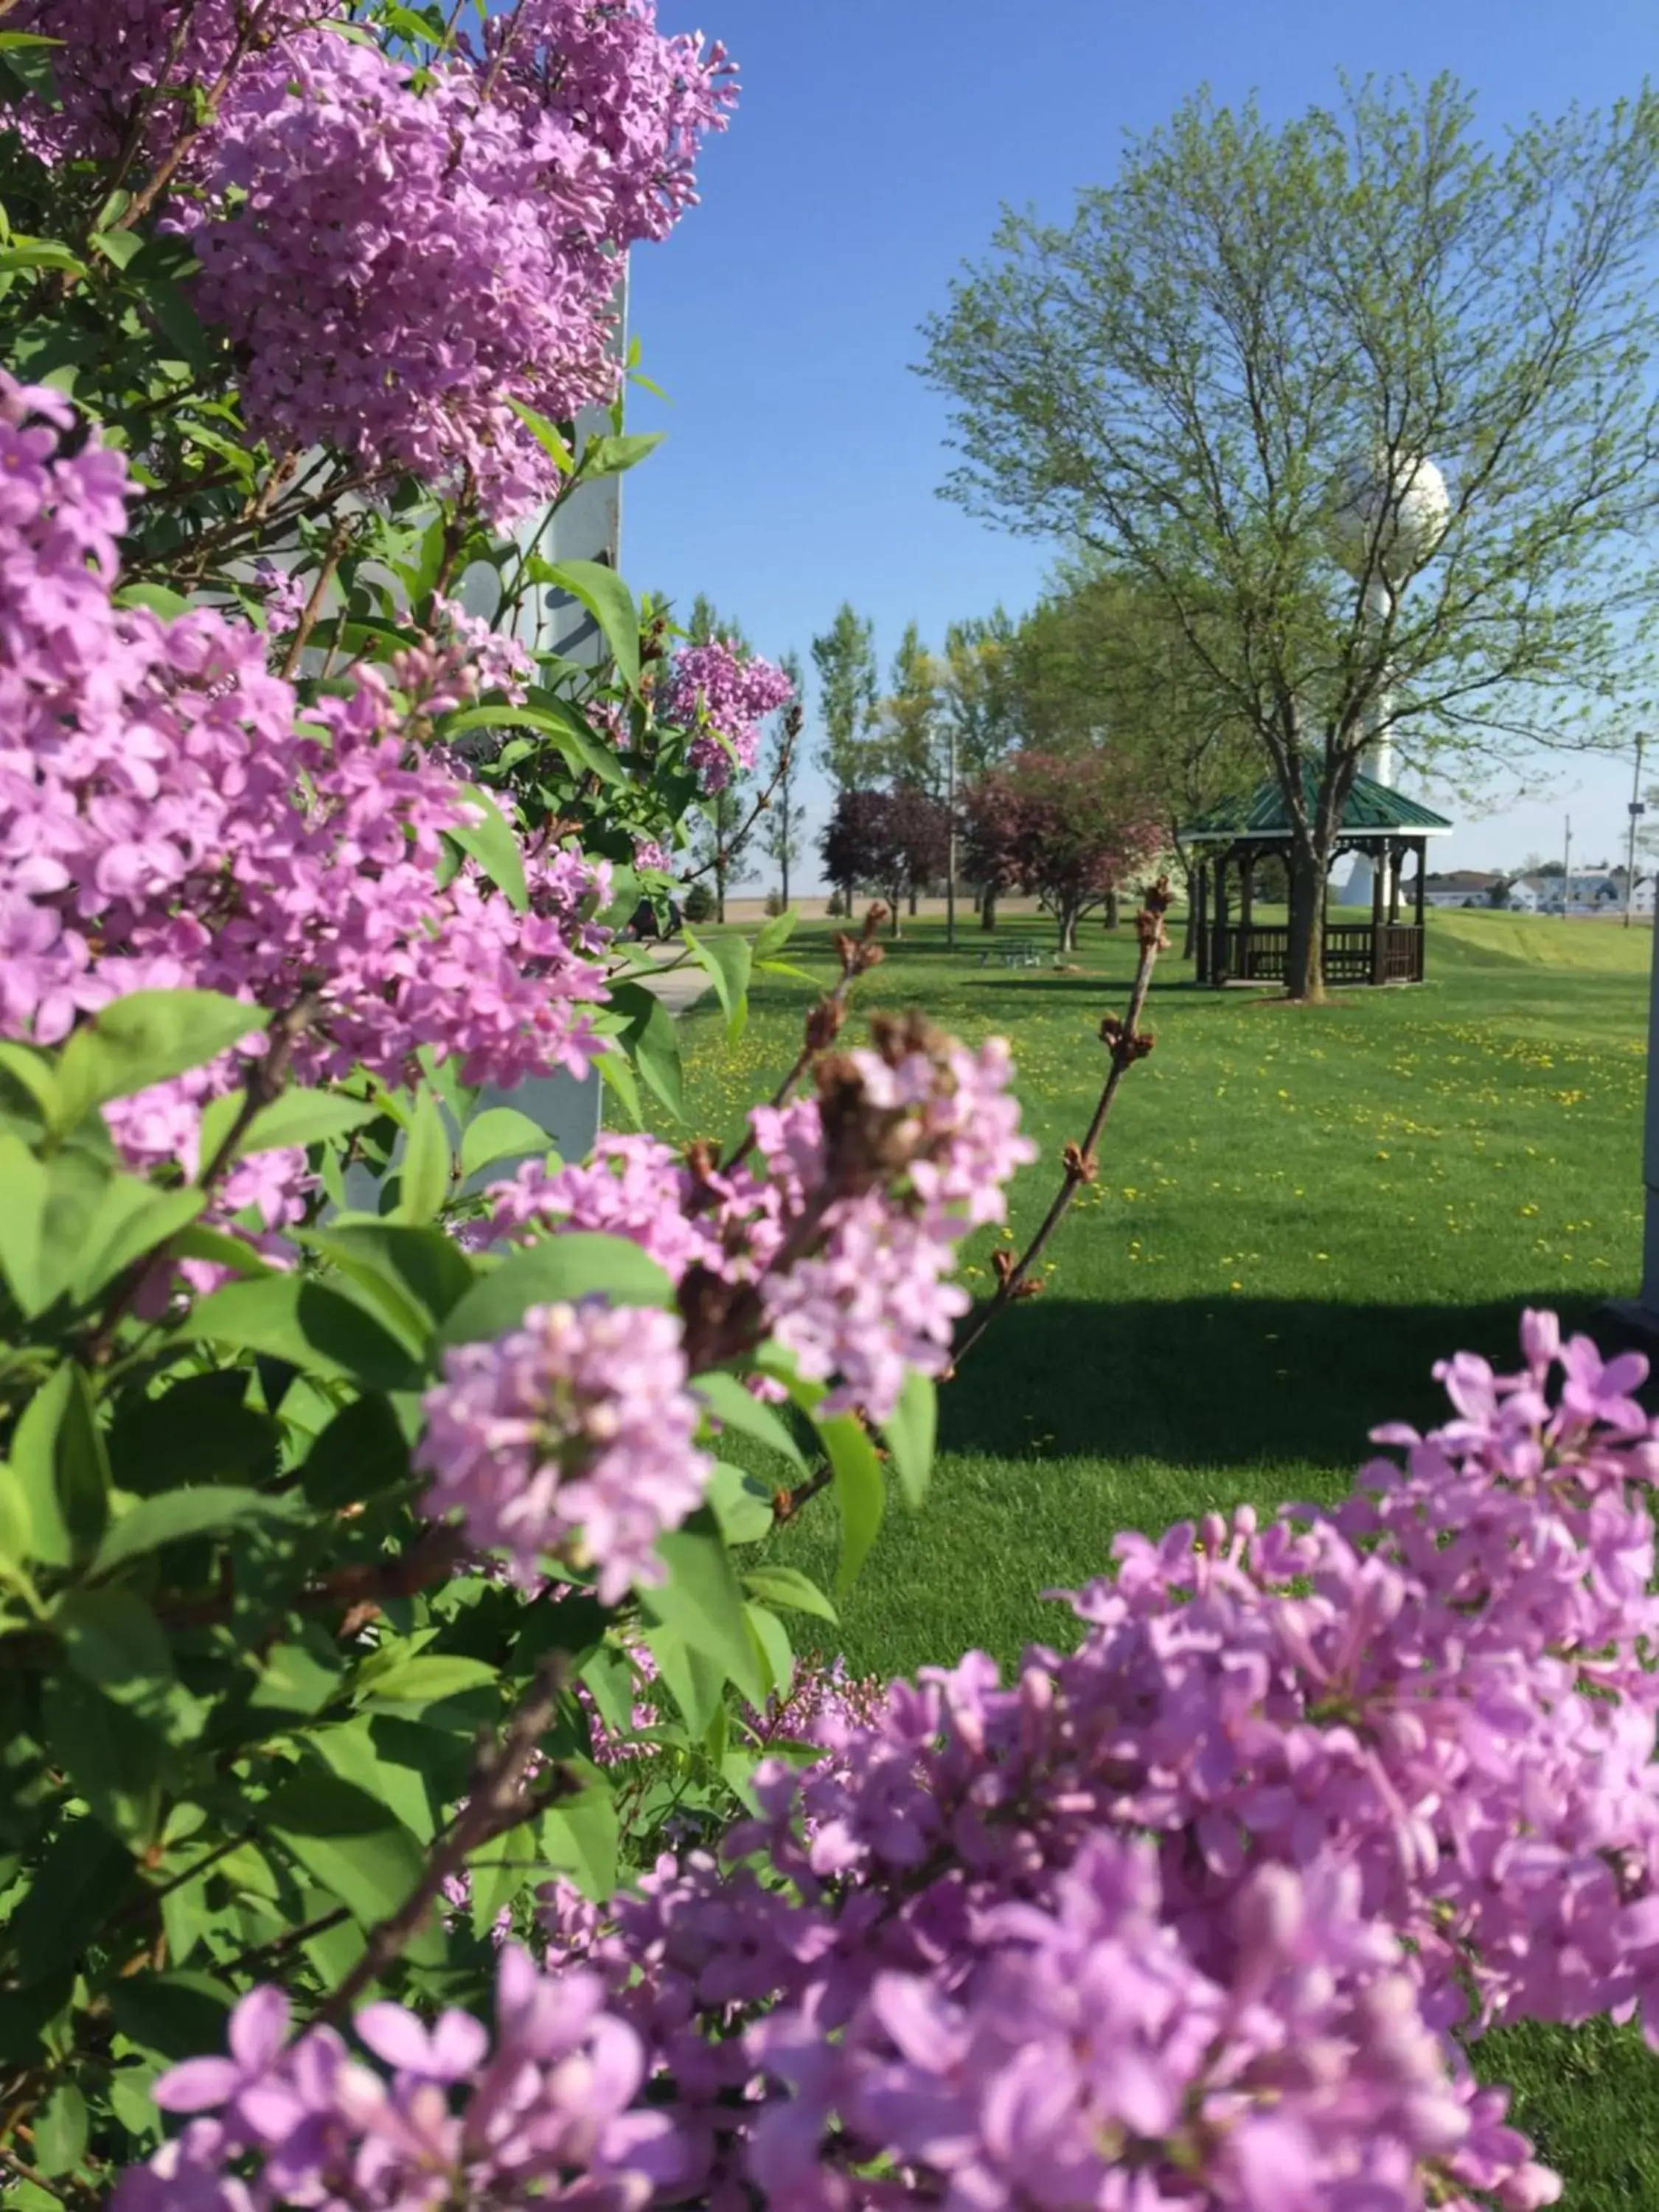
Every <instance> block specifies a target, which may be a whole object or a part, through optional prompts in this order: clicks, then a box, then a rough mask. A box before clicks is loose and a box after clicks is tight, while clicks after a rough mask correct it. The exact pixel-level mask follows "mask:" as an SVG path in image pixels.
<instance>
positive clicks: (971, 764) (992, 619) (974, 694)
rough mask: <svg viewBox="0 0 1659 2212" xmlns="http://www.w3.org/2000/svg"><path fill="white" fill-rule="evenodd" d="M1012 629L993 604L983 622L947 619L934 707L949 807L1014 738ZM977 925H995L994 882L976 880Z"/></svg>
mask: <svg viewBox="0 0 1659 2212" xmlns="http://www.w3.org/2000/svg"><path fill="white" fill-rule="evenodd" d="M1017 637H1018V629H1017V626H1016V625H1015V623H1014V622H1013V620H1012V617H1010V616H1009V615H1008V613H1007V612H1006V610H1005V609H1004V608H1002V607H998V608H996V609H995V610H994V612H993V613H992V614H991V615H990V616H989V617H988V618H987V619H985V620H979V619H975V620H971V621H968V622H956V623H951V625H950V627H949V628H948V629H946V631H945V658H944V660H943V661H942V663H940V664H939V671H938V673H939V700H940V711H941V716H942V720H943V724H944V730H945V744H946V747H947V751H948V754H949V759H950V771H951V772H950V774H949V775H948V776H947V779H946V781H947V786H948V788H947V790H946V793H945V804H946V805H955V803H956V795H957V793H958V792H960V791H961V790H962V789H963V787H964V786H965V785H967V784H969V783H973V782H975V781H977V780H978V779H979V778H980V777H981V776H982V775H985V774H986V773H987V770H989V769H992V768H993V767H994V766H995V764H996V763H998V762H999V761H1000V760H1002V759H1004V758H1005V757H1006V756H1007V754H1008V753H1010V752H1011V751H1012V750H1013V749H1014V748H1015V746H1016V745H1017V744H1018V743H1019V742H1020V737H1021V732H1020V726H1019V723H1018V715H1017V712H1016V708H1017V702H1018V692H1017V690H1016V687H1015V684H1014V681H1013V674H1014V671H1013V657H1012V655H1013V647H1014V644H1015V641H1016V639H1017ZM946 896H947V897H948V899H949V902H950V933H951V942H952V943H954V942H955V931H956V869H955V868H954V867H953V868H951V871H950V873H949V876H948V878H947V882H946ZM979 915H980V927H981V929H991V928H994V927H995V925H996V885H995V884H994V882H993V881H992V880H990V879H989V878H980V879H979Z"/></svg>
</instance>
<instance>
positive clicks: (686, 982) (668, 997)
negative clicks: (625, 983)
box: [629, 945, 709, 1014]
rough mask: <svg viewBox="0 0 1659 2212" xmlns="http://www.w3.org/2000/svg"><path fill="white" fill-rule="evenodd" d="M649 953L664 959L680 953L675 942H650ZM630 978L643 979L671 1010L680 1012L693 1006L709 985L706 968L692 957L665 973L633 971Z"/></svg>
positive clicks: (667, 959) (670, 958)
mask: <svg viewBox="0 0 1659 2212" xmlns="http://www.w3.org/2000/svg"><path fill="white" fill-rule="evenodd" d="M651 957H652V958H653V960H660V961H662V962H664V963H667V962H670V961H673V960H676V959H678V957H680V956H679V951H678V948H677V947H676V946H673V945H664V946H660V947H658V946H653V948H652V953H651ZM629 981H632V982H635V983H642V984H643V985H644V986H645V987H646V989H647V991H650V992H652V993H653V994H655V996H656V997H658V998H659V999H660V1000H662V1002H663V1004H664V1006H666V1007H667V1009H668V1011H669V1012H670V1013H671V1014H683V1013H684V1012H685V1010H686V1008H687V1007H688V1006H696V1003H697V1000H699V999H700V998H702V995H703V994H704V992H705V991H707V990H708V987H709V983H708V971H707V970H706V969H703V968H700V967H699V966H698V965H697V963H696V961H695V960H688V961H687V962H686V963H685V964H684V967H678V968H671V969H670V970H669V972H668V973H667V974H666V975H644V974H636V975H633V976H631V977H630V978H629Z"/></svg>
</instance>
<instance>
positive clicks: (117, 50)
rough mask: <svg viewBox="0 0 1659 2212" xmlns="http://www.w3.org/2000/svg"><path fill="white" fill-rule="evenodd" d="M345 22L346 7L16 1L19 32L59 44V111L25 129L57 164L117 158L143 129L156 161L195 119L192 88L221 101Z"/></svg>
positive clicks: (296, 0)
mask: <svg viewBox="0 0 1659 2212" xmlns="http://www.w3.org/2000/svg"><path fill="white" fill-rule="evenodd" d="M344 13H345V9H344V8H343V6H342V5H341V4H339V0H255V4H252V5H250V4H249V0H194V4H193V5H191V6H189V7H181V6H180V5H179V0H118V4H115V5H112V4H111V0H15V6H14V7H13V8H12V9H10V10H9V21H8V26H7V27H8V28H9V29H11V28H15V29H17V30H20V31H25V30H26V31H28V32H31V33H33V35H34V36H36V37H37V38H48V39H52V40H58V42H59V44H58V51H57V52H56V54H55V55H54V57H53V59H54V64H55V70H54V74H55V77H56V82H57V90H58V102H59V104H58V106H55V107H52V106H47V105H46V103H45V102H44V101H31V102H29V103H27V105H26V106H24V107H22V108H21V109H20V111H19V113H18V116H17V118H16V119H17V123H18V125H19V127H20V128H21V131H22V133H23V135H24V137H25V139H26V142H27V143H28V144H29V145H30V146H31V147H32V148H33V150H34V151H35V152H36V153H38V154H39V155H40V156H41V158H42V159H43V160H46V161H65V160H74V159H76V158H78V157H87V156H90V157H91V158H93V159H94V160H97V161H109V160H112V159H114V158H117V157H118V156H119V155H120V153H121V151H122V149H123V148H124V147H125V144H126V143H127V139H128V136H129V134H130V133H131V132H132V131H134V130H135V128H136V130H137V139H138V145H139V148H140V149H141V151H142V154H143V157H144V159H145V160H146V161H155V160H156V159H157V158H158V157H159V156H161V155H163V154H165V153H167V151H168V149H170V148H171V147H172V146H173V144H174V143H175V142H176V141H177V139H178V138H179V135H180V133H181V132H182V131H184V129H185V127H186V125H187V124H191V123H193V122H194V120H195V118H194V117H193V115H192V112H191V101H190V100H189V98H188V96H187V94H188V88H190V87H191V86H197V87H199V88H201V90H202V91H203V92H204V93H212V94H216V95H217V94H222V92H223V91H224V89H225V88H227V86H228V83H229V82H232V81H234V77H235V76H236V75H237V73H238V72H239V71H240V70H247V69H248V68H250V67H251V66H253V65H256V64H257V63H258V58H260V57H262V56H264V55H265V54H266V53H268V52H270V48H271V47H272V46H276V44H278V43H279V42H280V41H281V40H283V39H284V38H286V37H289V35H291V34H292V33H295V32H297V31H302V30H307V29H309V28H311V27H313V25H315V24H319V23H325V22H330V21H337V20H339V19H340V18H341V17H343V15H344Z"/></svg>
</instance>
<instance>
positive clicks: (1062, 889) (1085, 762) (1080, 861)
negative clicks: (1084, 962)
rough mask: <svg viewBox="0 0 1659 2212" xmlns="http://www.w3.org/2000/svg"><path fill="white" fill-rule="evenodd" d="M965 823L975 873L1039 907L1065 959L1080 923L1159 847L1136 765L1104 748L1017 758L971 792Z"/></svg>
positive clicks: (1158, 831) (1153, 810) (1154, 816)
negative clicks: (1054, 928) (1031, 897)
mask: <svg viewBox="0 0 1659 2212" xmlns="http://www.w3.org/2000/svg"><path fill="white" fill-rule="evenodd" d="M968 817H969V823H970V825H971V826H970V832H969V835H970V841H971V844H972V847H973V849H974V851H975V854H977V856H978V858H979V863H980V865H981V866H983V867H986V868H987V869H988V870H989V871H990V872H992V873H993V874H994V877H995V878H996V879H997V880H998V881H999V882H1000V883H1002V884H1005V885H1006V886H1007V887H1009V888H1010V889H1018V890H1022V891H1024V892H1026V893H1028V894H1033V893H1034V894H1035V895H1036V897H1037V898H1039V899H1040V900H1041V902H1042V904H1043V906H1045V907H1046V908H1048V912H1049V913H1050V914H1052V915H1054V921H1055V922H1056V924H1057V925H1058V927H1059V931H1060V951H1062V952H1071V951H1074V950H1075V949H1076V945H1077V926H1078V923H1079V921H1082V919H1083V917H1084V916H1085V915H1087V914H1090V913H1091V912H1092V911H1093V910H1094V908H1096V907H1098V906H1103V905H1105V904H1107V903H1108V902H1109V901H1110V900H1112V899H1113V898H1114V897H1115V895H1116V893H1117V891H1118V890H1119V889H1120V887H1121V885H1122V884H1124V883H1125V882H1127V879H1128V878H1129V876H1130V875H1131V873H1132V872H1133V870H1134V869H1135V868H1137V867H1139V866H1144V865H1145V864H1146V862H1148V861H1149V860H1152V859H1153V858H1154V857H1155V856H1156V854H1158V850H1159V849H1160V847H1161V844H1162V842H1163V838H1162V825H1161V823H1160V822H1159V819H1158V810H1157V806H1156V804H1155V803H1154V801H1153V799H1152V798H1151V797H1149V795H1148V794H1147V793H1146V791H1145V790H1144V789H1143V788H1142V787H1140V785H1139V781H1138V779H1137V775H1136V770H1135V764H1134V763H1133V762H1132V761H1128V760H1126V759H1123V758H1121V757H1118V756H1117V755H1115V753H1113V752H1112V751H1111V750H1109V748H1107V747H1104V746H1102V747H1098V748H1097V749H1096V750H1093V751H1090V752H1076V753H1070V754H1060V753H1039V752H1023V753H1017V754H1016V755H1015V756H1014V757H1013V758H1012V760H1011V761H1009V762H1008V763H1006V765H1005V766H1004V767H1002V768H1000V769H994V770H993V771H992V773H991V774H990V775H987V776H985V777H983V778H981V781H980V782H979V783H978V784H976V785H975V787H974V788H973V790H972V791H971V792H970V793H969V797H968Z"/></svg>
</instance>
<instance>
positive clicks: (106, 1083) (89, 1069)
mask: <svg viewBox="0 0 1659 2212" xmlns="http://www.w3.org/2000/svg"><path fill="white" fill-rule="evenodd" d="M269 1025H270V1015H269V1014H268V1013H266V1012H264V1009H263V1008H262V1007H259V1006H248V1005H247V1004H246V1002H245V1001H244V1000H240V999H228V998H224V997H222V996H221V994H219V993H218V992H216V991H133V992H130V993H129V994H128V995H127V996H126V997H125V999H117V1000H115V1001H114V1002H113V1003H112V1005H110V1006H105V1007H103V1008H101V1009H100V1012H98V1013H97V1014H95V1015H94V1017H93V1018H92V1020H91V1021H90V1022H88V1023H87V1024H85V1025H84V1026H83V1027H82V1028H80V1029H77V1030H75V1031H74V1032H73V1033H72V1034H71V1036H70V1040H69V1042H68V1043H67V1044H66V1045H65V1046H64V1051H63V1056H62V1057H61V1059H60V1060H58V1091H59V1097H58V1113H57V1115H56V1117H55V1120H56V1126H57V1127H58V1128H60V1129H71V1128H73V1127H74V1126H75V1124H76V1122H77V1121H79V1120H80V1119H81V1117H82V1115H84V1114H86V1113H88V1111H89V1110H90V1109H92V1108H93V1107H94V1106H101V1105H102V1104H103V1103H104V1101H105V1100H106V1098H131V1097H133V1096H134V1094H135V1093H136V1092H137V1091H147V1090H148V1089H149V1086H150V1085H151V1084H153V1083H166V1082H167V1081H168V1080H169V1079H170V1078H172V1077H173V1076H175V1075H182V1074H184V1073H185V1071H186V1069H188V1068H192V1067H203V1066H206V1065H207V1063H208V1062H209V1061H210V1060H216V1059H217V1058H218V1057H219V1054H221V1053H222V1052H228V1050H229V1049H230V1048H231V1046H232V1045H234V1044H236V1043H238V1042H240V1040H241V1039H242V1038H243V1037H245V1036H252V1035H253V1033H254V1032H255V1031H256V1030H263V1029H265V1028H267V1027H269Z"/></svg>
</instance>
